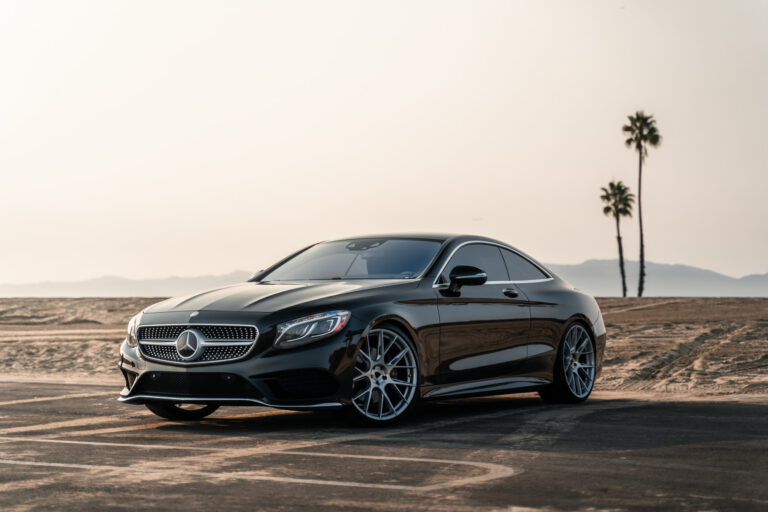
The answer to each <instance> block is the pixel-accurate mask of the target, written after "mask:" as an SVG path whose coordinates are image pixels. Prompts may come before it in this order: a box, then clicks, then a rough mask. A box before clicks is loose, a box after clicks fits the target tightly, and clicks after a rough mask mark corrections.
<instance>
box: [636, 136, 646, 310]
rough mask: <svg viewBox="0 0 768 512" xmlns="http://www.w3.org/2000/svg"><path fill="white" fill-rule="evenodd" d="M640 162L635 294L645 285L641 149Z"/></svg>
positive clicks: (641, 290) (639, 295) (640, 153)
mask: <svg viewBox="0 0 768 512" xmlns="http://www.w3.org/2000/svg"><path fill="white" fill-rule="evenodd" d="M638 154H639V155H640V163H639V167H638V172H637V218H638V219H639V221H640V280H639V282H638V285H637V296H638V297H642V296H643V288H644V287H645V242H644V241H643V150H642V148H641V149H640V151H638Z"/></svg>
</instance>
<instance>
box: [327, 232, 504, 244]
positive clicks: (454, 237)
mask: <svg viewBox="0 0 768 512" xmlns="http://www.w3.org/2000/svg"><path fill="white" fill-rule="evenodd" d="M369 238H401V239H405V240H435V241H438V242H448V241H466V240H480V241H486V242H495V243H499V244H502V245H509V244H506V243H504V242H500V241H498V240H494V239H492V238H488V237H485V236H477V235H466V234H464V235H462V234H456V233H385V234H371V235H361V236H350V237H344V238H338V239H336V240H327V241H328V242H339V241H343V240H363V239H369Z"/></svg>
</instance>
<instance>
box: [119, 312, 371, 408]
mask: <svg viewBox="0 0 768 512" xmlns="http://www.w3.org/2000/svg"><path fill="white" fill-rule="evenodd" d="M361 333H362V329H357V330H355V329H354V326H353V325H349V326H348V327H347V329H345V330H344V331H342V332H341V333H339V334H337V335H335V336H332V337H330V338H327V339H324V340H319V341H318V342H316V343H313V344H311V345H305V346H303V347H297V348H295V349H291V350H277V349H272V348H271V347H270V348H269V349H267V350H264V351H263V352H261V353H258V354H255V355H253V356H251V357H248V358H247V359H243V360H239V361H234V362H224V363H214V364H206V365H200V366H179V365H171V364H163V363H160V362H155V361H149V360H147V359H145V358H143V357H142V356H141V355H140V353H139V349H138V348H137V347H129V346H128V345H127V343H123V344H122V345H121V347H120V362H119V364H118V366H119V368H120V370H121V372H122V373H123V377H124V378H125V387H124V388H123V390H122V391H121V392H120V396H119V398H118V400H119V401H121V402H125V403H132V404H142V403H147V402H157V401H166V402H174V403H195V404H217V405H264V406H269V407H276V408H284V409H327V408H334V407H342V406H344V405H347V404H348V403H349V398H350V395H351V391H352V371H353V368H354V362H355V357H356V356H357V348H358V347H357V345H358V342H359V339H360V335H361Z"/></svg>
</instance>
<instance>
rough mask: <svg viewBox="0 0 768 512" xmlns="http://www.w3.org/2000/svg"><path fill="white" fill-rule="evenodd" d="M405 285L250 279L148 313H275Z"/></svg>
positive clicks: (384, 281) (376, 281) (172, 301)
mask: <svg viewBox="0 0 768 512" xmlns="http://www.w3.org/2000/svg"><path fill="white" fill-rule="evenodd" d="M393 284H404V283H403V280H402V279H371V280H362V279H360V280H352V281H300V282H290V283H287V282H281V283H258V282H247V283H241V284H236V285H232V286H226V287H223V288H215V289H213V290H207V291H204V292H200V293H195V294H192V295H187V296H184V297H175V298H172V299H168V300H164V301H162V302H158V303H157V304H154V305H152V306H150V307H149V308H147V309H146V310H145V311H144V312H145V313H168V312H179V311H233V312H234V311H253V312H261V313H271V312H274V311H278V310H281V309H285V308H290V307H293V306H297V305H300V304H303V303H306V302H311V301H315V300H320V299H327V298H329V297H334V296H337V295H343V294H347V293H351V292H357V291H361V290H365V289H372V288H380V287H383V286H390V285H393Z"/></svg>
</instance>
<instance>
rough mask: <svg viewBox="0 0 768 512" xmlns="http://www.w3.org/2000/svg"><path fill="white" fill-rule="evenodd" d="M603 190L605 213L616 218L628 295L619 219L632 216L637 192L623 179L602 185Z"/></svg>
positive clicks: (623, 286) (624, 287)
mask: <svg viewBox="0 0 768 512" xmlns="http://www.w3.org/2000/svg"><path fill="white" fill-rule="evenodd" d="M601 190H602V191H603V195H601V196H600V199H602V200H603V202H604V203H605V206H604V207H603V213H604V214H606V215H613V218H614V219H616V240H617V241H618V242H619V270H620V271H621V296H622V297H626V296H627V276H626V274H625V273H624V248H623V247H622V245H621V229H620V228H619V219H620V218H621V217H631V216H632V203H634V202H635V194H632V193H631V192H630V191H629V187H627V186H626V185H624V183H622V182H621V181H612V182H610V183H609V184H608V188H605V187H601Z"/></svg>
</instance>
